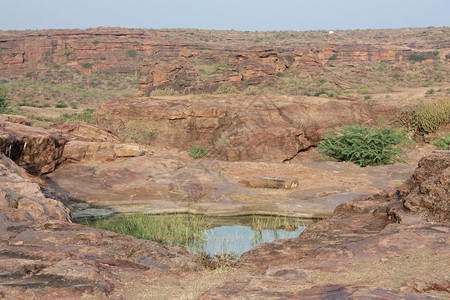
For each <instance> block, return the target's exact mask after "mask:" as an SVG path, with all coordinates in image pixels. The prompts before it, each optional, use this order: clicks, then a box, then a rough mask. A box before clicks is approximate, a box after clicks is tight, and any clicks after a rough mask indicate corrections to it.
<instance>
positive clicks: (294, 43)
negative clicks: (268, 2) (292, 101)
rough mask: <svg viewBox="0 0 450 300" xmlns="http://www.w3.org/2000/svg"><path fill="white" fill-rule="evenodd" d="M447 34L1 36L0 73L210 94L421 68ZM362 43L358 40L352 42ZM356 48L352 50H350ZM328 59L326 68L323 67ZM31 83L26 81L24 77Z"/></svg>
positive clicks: (98, 32)
mask: <svg viewBox="0 0 450 300" xmlns="http://www.w3.org/2000/svg"><path fill="white" fill-rule="evenodd" d="M447 32H448V29H446V28H428V29H426V30H425V31H424V30H423V29H420V28H417V29H403V30H401V29H399V30H390V31H389V33H384V34H383V35H380V34H379V32H376V31H371V30H367V31H361V32H359V31H358V32H356V31H354V32H352V31H341V32H338V33H336V34H335V35H333V36H329V35H328V33H326V32H320V31H318V32H304V33H301V32H299V33H294V32H287V33H279V32H262V33H258V32H253V33H251V32H235V31H206V30H203V31H202V30H181V29H180V30H150V29H123V28H95V29H86V30H79V29H73V30H39V31H31V30H28V31H1V32H0V70H1V71H6V72H8V73H10V74H11V73H22V74H23V73H27V72H28V73H32V72H33V71H36V70H38V69H45V68H53V67H55V66H60V65H64V66H67V67H70V68H74V69H78V70H81V71H83V72H86V73H89V72H95V71H99V72H103V71H106V72H112V73H132V74H138V73H139V74H141V75H142V76H141V78H140V81H139V83H140V90H141V91H142V92H144V93H150V92H151V91H152V90H155V89H163V88H166V87H169V88H172V89H175V90H178V91H181V92H197V91H202V92H210V91H215V90H216V89H217V87H218V86H220V85H221V84H223V83H230V84H233V85H235V86H236V87H237V88H240V89H243V88H245V87H246V86H248V85H260V84H262V83H267V82H270V81H273V79H274V76H275V75H276V74H277V73H280V72H284V71H289V72H290V73H294V74H302V73H308V72H311V71H314V72H316V71H317V70H320V67H321V66H324V65H326V64H328V63H330V61H331V60H332V61H336V62H356V63H358V62H400V61H404V60H405V59H406V60H407V59H408V58H409V57H410V56H411V54H419V55H423V56H424V59H426V61H434V60H436V59H439V58H438V56H436V55H435V53H440V57H442V59H444V58H445V57H446V55H447V54H448V52H449V48H450V47H449V44H448V40H446V39H445V38H443V37H445V35H446V34H448V33H447ZM359 35H361V36H359ZM355 40H357V41H358V42H355ZM330 59H331V60H330ZM31 76H32V75H31Z"/></svg>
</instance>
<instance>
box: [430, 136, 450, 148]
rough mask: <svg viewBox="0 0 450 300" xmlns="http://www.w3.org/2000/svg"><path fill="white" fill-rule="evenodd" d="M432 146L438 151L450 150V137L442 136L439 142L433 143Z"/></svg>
mask: <svg viewBox="0 0 450 300" xmlns="http://www.w3.org/2000/svg"><path fill="white" fill-rule="evenodd" d="M431 145H434V146H436V149H440V150H450V149H449V147H450V135H445V136H441V137H440V138H438V139H437V140H434V141H432V142H431Z"/></svg>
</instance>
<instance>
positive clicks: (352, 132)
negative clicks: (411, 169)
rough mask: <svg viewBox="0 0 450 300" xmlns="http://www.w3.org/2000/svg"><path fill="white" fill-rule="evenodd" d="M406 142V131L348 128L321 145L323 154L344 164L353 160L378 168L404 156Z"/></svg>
mask: <svg viewBox="0 0 450 300" xmlns="http://www.w3.org/2000/svg"><path fill="white" fill-rule="evenodd" d="M405 142H406V135H405V133H404V132H403V131H402V130H398V129H394V128H391V127H389V126H387V125H386V124H380V125H378V126H374V127H370V126H362V125H348V126H343V127H341V128H340V129H338V130H336V131H332V133H331V134H330V135H327V136H324V137H323V138H322V141H321V142H320V143H319V146H318V148H319V151H320V152H322V153H324V154H327V155H329V156H331V157H334V158H335V159H338V160H340V161H350V162H353V163H355V164H356V165H358V166H361V167H366V166H378V165H384V164H391V163H394V162H397V161H401V160H400V159H399V157H398V156H399V155H400V154H402V151H401V149H400V148H399V145H401V144H403V143H405Z"/></svg>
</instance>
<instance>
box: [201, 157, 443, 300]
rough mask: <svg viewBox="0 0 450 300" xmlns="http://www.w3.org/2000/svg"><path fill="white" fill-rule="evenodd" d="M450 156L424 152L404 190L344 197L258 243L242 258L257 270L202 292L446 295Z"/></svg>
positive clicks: (239, 295) (223, 295)
mask: <svg viewBox="0 0 450 300" xmlns="http://www.w3.org/2000/svg"><path fill="white" fill-rule="evenodd" d="M449 157H450V152H448V151H447V152H445V153H444V152H442V153H434V154H432V155H430V156H428V157H426V158H424V159H422V160H421V162H420V164H419V168H418V169H417V170H416V171H415V173H414V175H413V176H412V177H411V179H409V180H408V181H407V182H405V184H403V185H402V186H401V187H400V188H399V191H402V192H398V191H396V190H390V191H389V190H388V191H385V192H383V193H379V194H375V195H372V196H368V197H364V198H361V199H358V200H355V201H352V202H349V203H346V204H342V205H340V206H339V207H338V208H337V209H336V210H335V212H334V214H333V216H331V217H330V218H328V219H327V220H324V221H321V222H319V223H316V224H314V225H312V226H310V227H308V228H307V229H306V230H305V231H304V232H303V233H302V234H301V235H300V236H299V237H298V238H296V239H286V240H278V241H275V242H274V243H271V244H261V245H258V246H256V247H255V248H253V249H252V250H251V251H249V252H247V253H245V254H244V255H243V256H242V258H241V261H242V263H243V264H244V265H246V266H247V267H248V268H250V269H252V270H253V271H254V273H253V275H252V276H248V277H246V278H242V279H241V280H236V281H235V282H233V283H229V284H226V285H224V286H222V287H220V288H217V289H215V290H213V291H210V292H207V293H205V294H204V295H203V296H202V297H200V299H230V298H236V299H253V298H255V299H256V298H258V297H262V298H267V299H272V298H273V299H276V298H280V297H281V298H286V299H311V298H312V299H314V298H318V297H330V298H333V299H340V298H342V299H343V298H345V299H359V298H360V297H362V298H370V297H381V298H389V299H404V298H408V299H443V298H447V297H449V295H450V280H449V277H448V269H449V267H450V264H449V261H450V259H449V258H450V255H449V252H448V249H449V246H450V245H449V241H450V239H449V232H450V227H449V225H450V224H449V223H448V209H449V207H448V199H450V189H449V187H450V186H449V182H448V177H449V174H448V171H449V166H448V159H449ZM424 174H429V175H430V177H428V176H423V175H424ZM427 182H434V183H437V184H436V186H434V187H431V186H430V185H427ZM424 185H427V186H429V189H428V190H427V189H424V188H423V186H424ZM419 187H422V188H419ZM430 190H435V191H440V193H439V194H433V193H429V191H430ZM443 190H444V191H443ZM402 195H408V197H414V198H418V199H426V201H427V203H428V204H429V206H431V207H437V208H439V209H434V210H428V212H429V213H431V215H433V212H437V216H442V215H443V217H441V218H439V220H440V221H439V222H437V221H436V222H434V221H433V222H429V221H428V220H427V218H426V216H425V217H424V216H423V214H422V213H419V214H417V213H415V211H414V210H410V209H408V208H406V207H405V206H404V205H403V200H402V197H403V196H402ZM430 195H431V196H430Z"/></svg>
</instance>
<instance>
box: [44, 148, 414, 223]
mask: <svg viewBox="0 0 450 300" xmlns="http://www.w3.org/2000/svg"><path fill="white" fill-rule="evenodd" d="M413 169H414V167H413V166H408V165H395V166H381V167H375V168H360V167H357V166H355V165H352V164H349V163H333V162H321V163H320V162H316V163H314V164H311V165H307V164H299V163H290V164H285V163H258V162H217V161H214V160H208V159H205V158H204V159H202V160H200V161H198V160H192V159H187V158H180V157H178V156H156V155H154V156H152V155H147V156H140V157H130V158H121V159H116V160H115V161H108V162H104V163H101V162H98V161H83V162H80V163H77V164H68V165H65V166H61V167H60V168H58V169H57V170H56V171H55V172H53V173H51V174H48V175H47V176H45V177H44V179H45V180H46V181H47V183H48V184H49V185H50V186H51V187H52V188H53V189H55V190H57V191H58V193H59V194H60V195H66V196H67V198H68V199H69V200H74V201H75V202H85V203H87V204H89V205H90V206H92V207H96V209H97V211H98V212H99V214H100V213H101V214H103V213H104V211H102V210H98V208H105V209H108V210H110V211H114V212H126V213H129V212H144V213H153V214H158V213H165V212H167V213H176V212H179V213H199V214H206V215H215V216H232V215H249V214H250V215H251V214H265V215H286V216H296V217H304V218H323V217H327V216H329V215H330V214H332V212H333V210H334V208H335V207H336V206H338V205H339V204H342V203H345V202H347V201H351V200H353V199H356V198H358V197H359V196H361V195H367V194H369V193H374V192H379V191H381V190H382V189H383V188H386V187H391V186H395V185H398V184H400V183H401V182H402V181H403V180H405V179H407V178H408V177H409V176H410V175H411V173H412V171H413ZM254 174H274V176H273V177H275V178H273V177H253V176H254ZM248 178H251V179H252V180H253V185H251V184H249V185H248V186H242V184H240V182H241V181H242V180H248ZM279 178H283V179H282V180H281V179H279ZM296 178H298V179H296ZM299 181H300V182H301V183H302V184H301V185H299V186H295V185H296V184H297V182H299ZM256 186H257V187H258V188H255V187H256ZM279 186H282V187H283V188H273V187H279ZM259 187H265V188H259ZM267 187H271V188H267ZM285 187H290V188H285ZM96 209H92V208H91V207H84V208H83V207H80V206H79V205H76V206H74V207H73V210H72V212H73V215H74V216H83V215H92V214H95V211H96ZM84 210H86V211H84Z"/></svg>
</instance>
